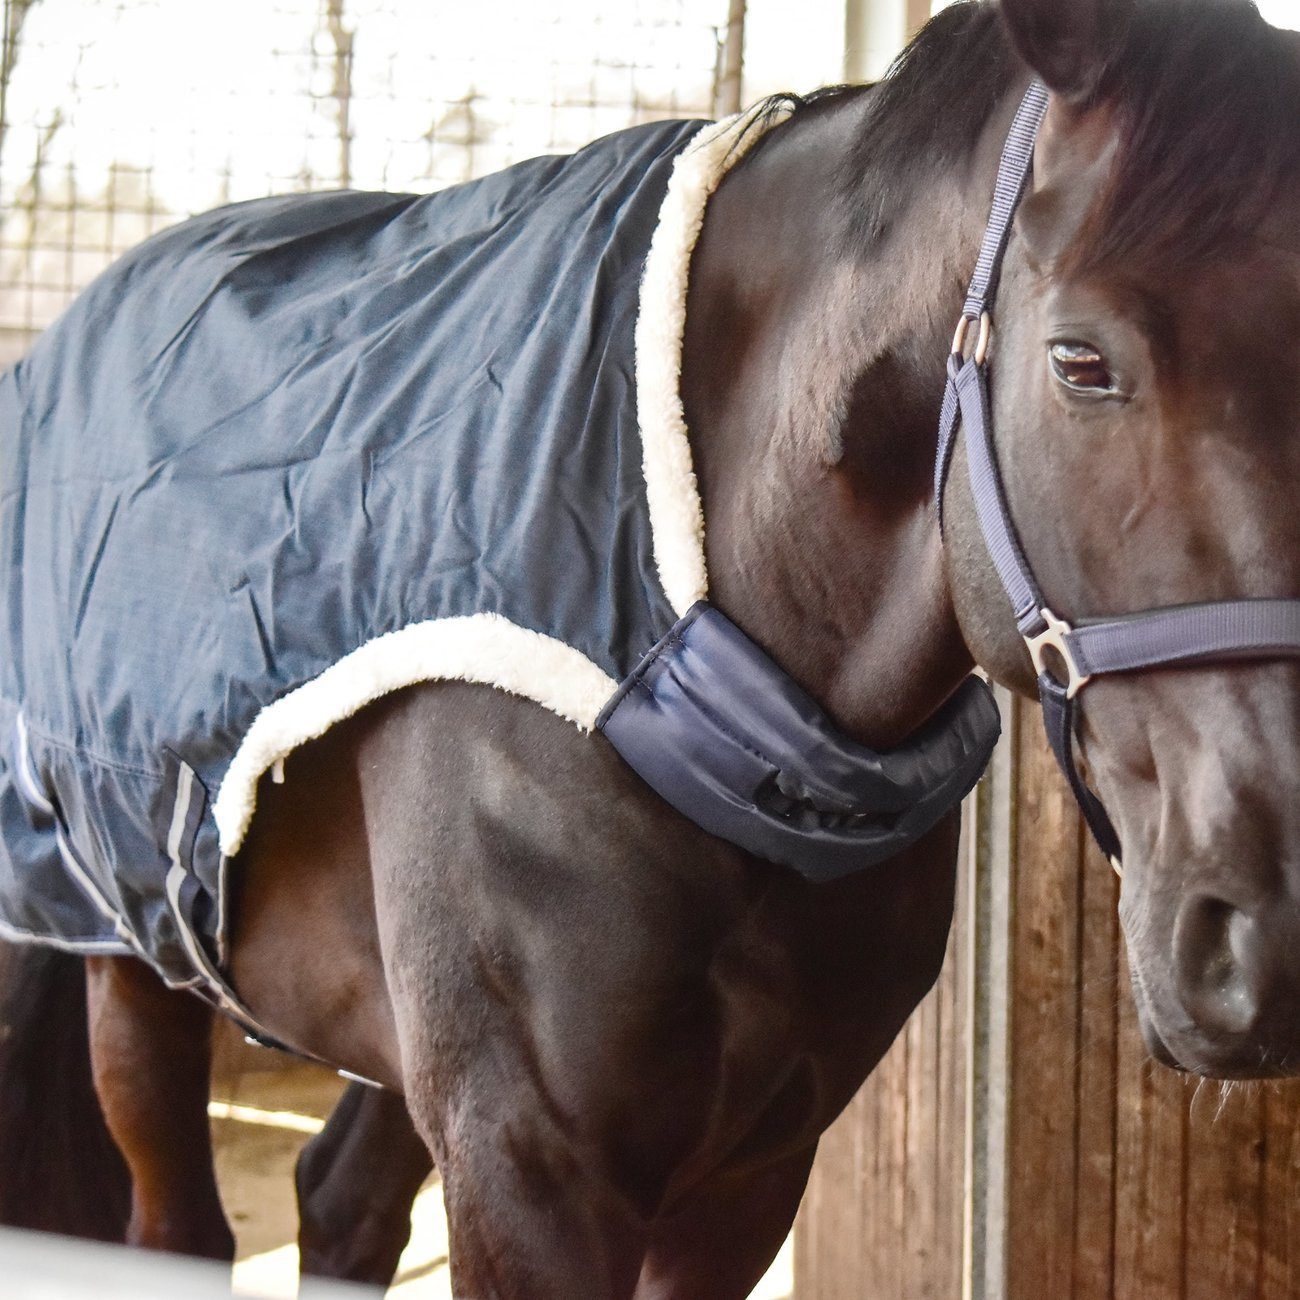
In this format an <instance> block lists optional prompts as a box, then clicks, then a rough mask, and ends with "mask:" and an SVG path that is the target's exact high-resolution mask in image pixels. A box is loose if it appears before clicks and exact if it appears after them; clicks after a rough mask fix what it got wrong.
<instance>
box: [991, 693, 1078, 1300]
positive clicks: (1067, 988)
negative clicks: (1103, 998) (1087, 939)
mask: <svg viewBox="0 0 1300 1300" xmlns="http://www.w3.org/2000/svg"><path fill="white" fill-rule="evenodd" d="M1019 725H1020V752H1021V755H1022V760H1021V765H1020V774H1019V782H1018V789H1017V795H1018V799H1019V822H1018V829H1017V835H1016V862H1015V866H1014V877H1013V881H1012V889H1013V897H1014V913H1013V920H1012V959H1013V963H1014V966H1013V969H1014V974H1013V980H1014V986H1015V1007H1014V1015H1013V1018H1012V1022H1011V1088H1010V1097H1011V1112H1010V1117H1009V1119H1010V1129H1009V1140H1008V1149H1009V1157H1008V1168H1009V1176H1010V1180H1011V1182H1010V1187H1009V1189H1008V1206H1007V1214H1008V1216H1009V1230H1008V1238H1007V1295H1008V1297H1010V1298H1011V1300H1041V1298H1042V1297H1043V1296H1053V1297H1056V1296H1064V1295H1068V1294H1069V1290H1070V1286H1071V1283H1072V1278H1073V1274H1074V1259H1073V1242H1074V1216H1075V1169H1074V1164H1075V1129H1076V1119H1077V1107H1076V1089H1075V1067H1076V1062H1077V1060H1078V1044H1077V1042H1076V1038H1075V1033H1076V1027H1077V1007H1076V1001H1077V989H1078V974H1077V964H1078V954H1077V948H1078V925H1077V916H1076V910H1077V892H1078V886H1077V881H1078V873H1079V852H1078V843H1079V837H1078V814H1077V812H1076V810H1075V807H1074V803H1073V800H1072V799H1071V798H1070V795H1069V792H1068V790H1066V788H1065V785H1064V782H1063V781H1062V780H1061V779H1060V777H1059V775H1058V774H1057V773H1056V772H1055V770H1054V769H1053V768H1052V767H1050V766H1049V765H1048V764H1047V763H1044V762H1043V761H1042V758H1041V755H1042V751H1043V750H1044V747H1045V742H1044V740H1043V737H1042V723H1041V721H1040V720H1039V718H1038V716H1037V711H1036V710H1028V709H1025V710H1021V713H1020V723H1019Z"/></svg>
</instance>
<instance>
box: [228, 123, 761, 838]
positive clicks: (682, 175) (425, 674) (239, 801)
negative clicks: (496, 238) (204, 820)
mask: <svg viewBox="0 0 1300 1300" xmlns="http://www.w3.org/2000/svg"><path fill="white" fill-rule="evenodd" d="M754 112H755V110H750V112H749V113H745V114H740V115H738V116H736V117H732V118H728V119H727V120H726V121H724V122H719V123H717V124H715V125H714V126H711V127H706V128H705V129H704V130H703V131H701V132H700V134H699V135H698V136H697V137H696V139H695V140H694V141H692V143H691V145H690V146H689V147H688V148H687V149H686V150H685V151H684V152H683V153H682V155H681V156H680V157H679V158H678V159H677V161H676V163H675V164H674V167H673V172H672V176H671V178H670V179H669V182H668V192H667V194H666V196H665V198H664V203H663V207H662V208H661V209H660V216H659V222H658V225H657V227H656V229H655V233H654V236H653V238H652V240H651V244H650V250H649V253H648V255H647V258H646V269H645V276H644V280H643V283H642V287H641V306H640V314H639V316H638V318H637V328H636V373H637V416H638V419H639V421H640V425H641V443H642V449H643V450H642V461H643V467H644V472H645V480H646V496H647V499H648V501H649V513H650V527H651V532H652V535H653V538H654V549H655V561H656V564H657V565H658V568H659V577H660V581H661V582H662V583H663V588H664V591H665V593H666V594H667V596H668V599H669V601H670V603H671V604H672V607H673V608H674V609H675V610H676V611H677V613H678V614H679V615H681V614H684V613H685V612H686V611H687V610H688V609H689V608H690V607H691V606H692V605H693V604H694V603H695V602H696V601H697V600H701V599H703V597H704V595H705V593H706V591H707V589H708V582H707V578H706V575H705V566H704V515H703V512H702V510H701V508H700V496H699V491H698V489H697V487H696V482H695V472H694V470H693V468H692V466H691V447H690V442H689V440H688V438H687V433H686V419H685V416H684V414H683V411H682V402H681V394H680V391H679V388H680V380H681V371H682V364H681V362H682V344H683V339H684V335H685V329H686V290H687V282H688V279H689V275H690V263H691V254H692V252H693V251H694V249H695V244H696V241H697V240H698V239H699V237H700V231H701V229H702V228H703V225H704V208H705V205H706V204H707V203H708V200H709V197H710V195H712V193H713V192H714V190H716V189H717V187H718V183H719V182H720V181H721V180H722V178H723V176H725V175H726V173H727V171H728V170H729V169H730V168H731V166H732V165H733V164H734V163H736V162H737V161H738V160H739V159H740V158H741V157H742V156H743V155H744V153H745V152H746V151H747V150H748V148H749V147H750V145H751V144H753V143H754V142H755V141H756V140H757V139H758V138H759V137H760V136H761V135H762V134H763V132H762V131H761V130H759V129H758V128H757V127H755V129H753V130H751V131H750V132H749V133H748V134H747V135H742V132H743V131H744V129H745V127H746V126H747V125H748V124H749V122H750V120H751V118H752V117H753V115H754ZM779 117H780V114H778V115H775V116H774V117H773V118H772V121H773V122H775V121H777V120H779ZM428 681H463V682H475V683H478V684H481V685H484V686H495V687H498V688H499V689H500V690H503V691H508V692H510V693H511V694H512V695H521V696H523V697H524V698H525V699H529V700H534V701H536V703H538V704H541V705H542V706H544V707H545V708H548V709H550V710H551V711H552V712H553V713H558V714H559V715H560V716H561V717H562V718H567V719H568V720H569V721H570V722H572V723H574V724H576V725H577V726H578V727H579V728H580V729H582V730H583V731H590V730H591V728H592V727H593V726H594V725H595V722H596V718H597V716H598V715H599V713H600V711H601V709H602V708H604V706H605V704H606V703H607V702H608V700H609V698H610V696H611V695H613V694H614V692H615V690H617V689H618V683H617V682H615V681H614V679H613V678H612V677H610V676H609V675H608V674H607V673H605V672H604V671H602V670H601V669H600V668H598V667H597V666H596V665H595V664H594V663H592V662H591V660H589V659H587V658H586V657H585V656H584V655H583V654H581V653H580V652H579V651H577V650H574V649H573V648H572V647H570V646H567V645H565V644H564V643H563V642H561V641H557V640H555V639H554V638H552V637H548V636H543V635H542V634H541V633H539V632H532V631H529V630H528V629H527V628H522V627H519V626H517V625H516V624H514V623H511V622H510V621H509V620H508V619H505V618H502V617H501V616H500V615H498V614H472V615H469V616H466V617H463V618H447V619H431V620H429V621H427V622H424V623H413V624H411V625H410V626H409V627H404V628H401V629H399V630H398V631H395V632H389V633H387V634H386V635H384V636H381V637H376V638H375V639H374V640H373V641H368V642H366V644H365V645H363V646H360V647H359V648H358V649H356V650H354V651H352V653H351V654H348V655H345V656H344V657H343V658H342V659H340V660H339V661H338V663H336V664H333V665H332V666H331V667H329V668H327V669H326V670H325V671H324V672H323V673H321V674H320V676H319V677H315V678H313V679H312V680H311V681H309V682H307V683H305V684H304V685H302V686H300V687H298V688H297V689H296V690H294V691H290V692H289V694H288V695H285V696H282V697H281V698H280V699H278V700H275V701H273V702H272V703H271V704H268V705H267V706H266V707H265V708H263V709H262V711H261V712H260V713H259V714H258V715H257V717H256V718H254V719H253V724H252V726H251V727H249V729H248V732H247V734H246V735H245V736H244V738H243V740H242V741H241V742H240V745H239V749H238V750H237V751H236V753H235V757H234V759H233V760H232V761H231V764H230V767H229V769H228V770H227V772H226V775H225V777H224V779H223V780H222V782H221V789H220V791H219V792H218V794H217V798H216V800H215V802H214V804H213V809H212V812H213V817H214V818H215V820H216V823H217V831H218V835H219V837H220V843H221V852H222V853H223V854H224V855H225V856H226V857H233V856H234V855H235V854H236V853H237V852H238V851H239V848H240V845H241V844H243V842H244V837H245V836H246V835H247V833H248V827H249V825H250V824H251V822H252V820H253V813H254V811H255V809H256V807H257V786H258V782H259V780H260V779H261V778H262V776H263V775H264V774H265V773H266V772H268V771H270V770H271V768H273V767H274V766H275V765H276V764H277V763H281V762H283V761H284V759H286V758H287V757H288V756H289V755H290V754H291V753H292V752H293V751H294V750H295V749H297V748H298V747H299V746H300V745H303V744H306V742H307V741H309V740H315V739H316V738H318V737H320V736H323V735H324V734H325V732H327V731H328V730H329V729H330V728H331V727H332V726H334V725H335V724H336V723H339V722H342V721H343V720H344V719H345V718H350V717H351V716H352V715H353V714H354V713H356V712H358V711H359V710H360V709H362V708H364V707H365V705H367V704H370V703H372V702H373V701H375V700H377V699H379V698H380V697H381V696H383V695H387V694H389V693H390V692H392V691H397V690H401V689H402V688H403V687H405V686H413V685H415V684H416V683H417V682H428Z"/></svg>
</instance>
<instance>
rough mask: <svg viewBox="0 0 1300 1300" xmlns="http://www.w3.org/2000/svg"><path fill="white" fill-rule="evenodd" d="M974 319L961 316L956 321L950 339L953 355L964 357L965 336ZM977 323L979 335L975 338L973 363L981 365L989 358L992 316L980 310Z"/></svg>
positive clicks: (991, 338)
mask: <svg viewBox="0 0 1300 1300" xmlns="http://www.w3.org/2000/svg"><path fill="white" fill-rule="evenodd" d="M974 321H975V317H973V316H963V317H962V318H961V320H959V321H958V322H957V333H956V334H954V335H953V339H952V354H953V356H955V357H964V356H965V355H966V336H967V335H968V334H969V333H970V327H971V325H972V324H973V323H974ZM979 323H980V332H979V337H978V338H977V339H976V340H975V364H976V365H977V366H982V365H983V364H984V363H985V362H986V361H987V360H988V359H989V344H990V343H991V342H992V340H993V317H992V316H990V315H989V313H988V312H982V313H981V314H980V317H979Z"/></svg>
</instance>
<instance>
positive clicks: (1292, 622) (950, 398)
mask: <svg viewBox="0 0 1300 1300" xmlns="http://www.w3.org/2000/svg"><path fill="white" fill-rule="evenodd" d="M1047 104H1048V92H1047V89H1046V87H1044V86H1043V85H1042V84H1041V83H1038V82H1035V83H1034V84H1033V85H1032V86H1030V88H1029V91H1028V93H1027V94H1026V95H1025V98H1024V101H1023V103H1022V104H1021V105H1020V111H1019V112H1018V113H1017V114H1016V119H1015V122H1014V124H1013V125H1012V128H1011V134H1010V136H1009V137H1008V139H1007V143H1006V147H1005V148H1004V150H1003V154H1002V162H1001V166H1000V168H999V170H998V181H997V190H996V192H995V195H994V200H993V213H992V216H991V217H990V218H989V224H988V229H987V230H986V231H985V234H984V243H983V246H982V248H981V250H980V256H979V263H978V265H977V267H976V271H975V276H974V279H973V280H972V281H971V287H970V292H969V294H968V295H967V297H966V303H965V306H964V307H963V309H962V315H961V322H960V324H959V326H958V329H957V337H956V339H955V340H954V344H953V351H952V355H951V356H950V357H949V358H948V384H947V389H946V391H945V393H944V401H943V410H942V413H941V416H940V428H939V454H938V460H937V464H936V468H935V500H936V503H937V508H938V510H939V514H940V522H941V523H942V515H943V492H944V484H945V482H946V480H947V476H948V470H949V464H950V461H951V459H952V452H953V446H954V440H955V437H956V432H957V428H958V426H959V425H960V426H961V427H962V428H963V429H964V431H965V435H966V437H965V442H966V461H967V469H968V472H969V475H970V484H971V491H972V493H973V495H974V499H975V509H976V513H977V514H978V516H979V522H980V528H981V530H982V532H983V534H984V542H985V545H986V546H987V547H988V550H989V554H990V555H991V556H992V558H993V563H994V564H995V566H996V567H997V571H998V576H999V577H1000V578H1001V580H1002V586H1003V588H1004V589H1005V591H1006V593H1007V596H1008V598H1009V599H1010V601H1011V605H1012V607H1013V609H1014V610H1015V615H1016V625H1017V627H1018V628H1019V629H1020V634H1021V636H1023V637H1024V639H1025V644H1026V645H1027V646H1028V648H1029V654H1030V657H1031V658H1032V659H1033V663H1034V671H1035V672H1036V673H1037V674H1038V691H1039V697H1040V699H1041V701H1042V705H1043V721H1044V724H1045V725H1046V728H1047V738H1048V740H1049V741H1050V742H1051V746H1052V750H1053V752H1054V753H1055V755H1056V759H1057V762H1058V763H1060V765H1061V770H1062V771H1063V772H1064V773H1065V777H1066V780H1068V781H1069V783H1070V788H1071V789H1072V790H1073V792H1074V795H1075V798H1076V799H1077V800H1078V802H1079V805H1080V807H1081V809H1082V810H1083V814H1084V817H1085V819H1086V820H1087V822H1088V826H1089V828H1090V829H1091V831H1092V833H1093V836H1094V837H1095V838H1096V840H1097V843H1098V844H1099V845H1100V846H1101V849H1102V851H1103V852H1104V853H1105V854H1106V855H1107V857H1109V858H1110V859H1111V861H1112V863H1113V864H1114V865H1115V867H1116V869H1118V868H1119V864H1120V842H1119V836H1118V834H1117V833H1116V831H1115V827H1114V824H1113V823H1112V822H1111V820H1110V817H1109V816H1108V815H1107V813H1106V810H1105V808H1103V807H1102V804H1101V801H1100V800H1099V799H1098V798H1097V796H1096V795H1095V794H1093V793H1092V791H1091V790H1090V789H1089V788H1088V786H1087V784H1086V783H1085V782H1084V780H1083V777H1082V775H1081V774H1080V772H1079V768H1078V763H1077V760H1076V758H1075V749H1074V741H1075V730H1076V726H1077V721H1078V707H1079V705H1078V697H1079V693H1080V691H1082V690H1083V688H1084V687H1085V686H1086V685H1087V684H1088V683H1089V682H1090V681H1091V680H1093V679H1094V678H1096V677H1101V676H1104V675H1106V674H1107V673H1122V672H1132V671H1134V670H1137V669H1145V668H1158V667H1168V666H1171V665H1186V664H1191V663H1198V662H1202V661H1207V660H1214V661H1223V660H1229V661H1241V660H1254V659H1273V658H1281V657H1292V656H1300V600H1282V599H1277V600H1267V599H1257V600H1224V601H1214V602H1211V603H1207V604H1195V605H1178V606H1171V607H1168V608H1164V609H1154V610H1148V611H1145V612H1143V613H1139V614H1126V615H1123V616H1120V617H1113V618H1098V619H1080V620H1079V622H1078V623H1077V624H1072V623H1071V622H1069V621H1067V620H1066V619H1063V618H1059V617H1057V615H1056V614H1054V613H1053V612H1052V610H1051V609H1050V608H1049V606H1048V604H1047V601H1046V600H1045V599H1044V598H1043V594H1042V592H1041V591H1040V590H1039V588H1038V584H1037V582H1036V581H1035V580H1034V574H1033V570H1032V569H1031V568H1030V566H1029V561H1028V560H1027V559H1026V558H1025V553H1024V550H1023V548H1022V546H1021V544H1020V538H1019V536H1018V534H1017V533H1016V528H1015V524H1014V522H1013V521H1012V518H1011V511H1010V508H1009V506H1008V503H1007V494H1006V488H1005V487H1004V485H1003V482H1002V476H1001V474H1000V473H999V471H998V462H997V453H996V451H995V449H994V446H993V438H992V426H993V421H992V414H991V408H990V404H989V388H988V379H989V375H988V364H987V357H988V343H989V339H990V337H991V333H992V309H993V304H994V301H995V298H996V295H997V286H998V276H999V273H1000V271H1001V268H1002V259H1003V256H1004V254H1005V253H1006V248H1007V243H1008V241H1009V239H1010V237H1011V227H1012V223H1013V221H1014V219H1015V213H1016V209H1017V207H1018V206H1019V204H1020V199H1021V197H1022V195H1023V194H1024V191H1025V187H1026V185H1027V184H1028V181H1029V177H1030V175H1031V174H1032V171H1033V158H1034V144H1035V141H1036V140H1037V138H1038V131H1039V128H1040V127H1041V125H1042V122H1043V117H1044V115H1045V114H1046V112H1047ZM973 325H977V326H978V328H979V341H978V343H977V344H976V346H975V348H974V349H973V350H972V351H971V353H970V355H969V356H967V349H966V340H967V335H968V333H969V332H970V330H971V327H972V326H973ZM1048 651H1054V652H1055V654H1056V656H1057V657H1058V658H1059V662H1060V664H1061V665H1062V666H1063V667H1064V669H1065V672H1066V675H1067V676H1066V680H1065V681H1064V682H1062V681H1059V680H1058V679H1057V677H1056V676H1055V675H1054V673H1053V671H1052V668H1051V667H1050V666H1049V664H1048V662H1047V658H1046V656H1047V652H1048Z"/></svg>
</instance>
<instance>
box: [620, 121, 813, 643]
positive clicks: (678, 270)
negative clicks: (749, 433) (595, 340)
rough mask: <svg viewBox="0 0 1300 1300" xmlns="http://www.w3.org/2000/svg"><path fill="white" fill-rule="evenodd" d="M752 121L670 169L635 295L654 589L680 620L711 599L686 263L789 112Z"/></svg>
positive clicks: (696, 146) (718, 128) (706, 141)
mask: <svg viewBox="0 0 1300 1300" xmlns="http://www.w3.org/2000/svg"><path fill="white" fill-rule="evenodd" d="M760 111H761V106H756V107H755V108H752V109H750V110H749V111H748V112H745V113H739V114H737V115H736V116H735V117H730V118H727V119H726V120H725V121H722V122H718V123H717V124H715V125H714V126H712V127H706V128H705V129H704V130H703V131H701V132H700V134H699V135H698V136H697V137H696V138H695V139H694V140H693V141H692V142H691V144H690V146H689V147H688V148H687V149H686V150H685V151H684V152H683V153H682V155H681V156H680V157H679V158H678V159H677V162H676V163H675V164H674V166H673V174H672V178H671V180H670V181H669V183H668V194H667V196H666V197H665V199H664V204H663V207H662V208H661V209H660V212H659V224H658V226H657V227H656V228H655V233H654V236H653V238H652V239H651V241H650V252H649V254H648V256H647V257H646V266H645V278H644V280H643V281H642V285H641V312H640V315H639V316H638V318H637V325H636V385H637V418H638V421H639V423H640V426H641V454H642V466H643V469H644V473H645V487H646V499H647V501H648V502H649V507H650V529H651V533H652V535H653V537H654V548H655V563H656V564H657V565H658V567H659V581H660V582H661V583H662V584H663V589H664V594H665V595H666V596H667V597H668V601H669V604H671V605H672V607H673V609H674V610H675V611H676V613H677V616H678V617H679V618H680V617H681V616H682V615H683V614H685V613H686V611H687V610H688V609H690V607H691V606H692V605H694V604H695V603H696V601H700V600H703V599H704V598H705V596H707V595H708V590H709V580H708V572H707V570H706V568H705V563H704V511H703V509H702V508H701V506H700V492H699V486H698V484H697V483H696V480H695V469H694V466H693V464H692V461H691V444H690V439H689V437H688V435H687V430H686V414H685V411H684V410H683V409H682V395H681V379H682V348H683V345H684V342H685V336H686V292H687V288H688V286H689V280H690V273H691V254H692V253H693V252H694V251H695V245H696V243H697V242H698V241H699V238H700V231H701V230H702V229H703V228H704V209H705V207H706V205H707V204H708V201H709V198H710V197H711V196H712V194H713V192H714V191H715V190H716V189H717V188H718V185H719V184H720V183H721V181H722V178H723V177H724V176H725V175H726V174H727V172H728V171H730V170H731V168H732V167H733V166H735V164H736V163H737V162H739V161H740V159H741V158H743V157H744V156H745V154H746V153H747V152H748V151H749V149H750V148H751V147H752V146H753V145H754V144H756V143H757V142H758V141H759V140H760V139H761V138H762V136H763V134H764V131H765V130H766V129H767V128H769V127H771V126H774V125H776V123H777V122H779V121H782V120H783V119H784V118H785V117H787V116H789V109H784V110H781V109H777V110H774V111H772V112H771V114H770V116H769V119H768V121H767V122H766V123H764V124H762V126H760V125H759V124H757V123H756V122H755V118H756V117H757V115H758V113H759V112H760ZM747 127H750V128H752V129H749V130H748V131H746V128H747Z"/></svg>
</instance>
